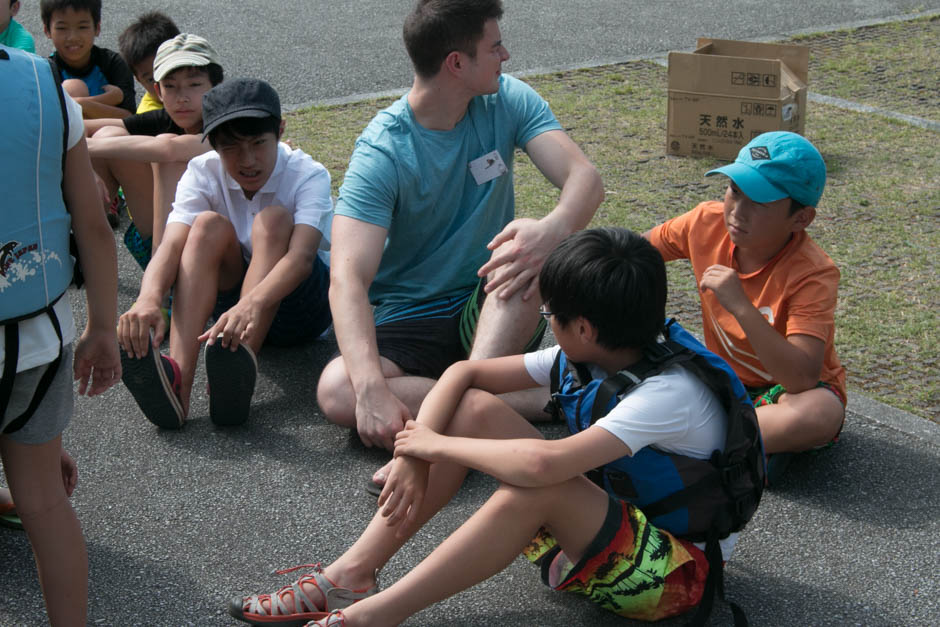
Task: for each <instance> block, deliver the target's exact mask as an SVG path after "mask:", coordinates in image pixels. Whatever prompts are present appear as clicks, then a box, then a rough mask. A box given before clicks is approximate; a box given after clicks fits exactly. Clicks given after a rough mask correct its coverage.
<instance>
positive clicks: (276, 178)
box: [167, 143, 333, 261]
mask: <svg viewBox="0 0 940 627" xmlns="http://www.w3.org/2000/svg"><path fill="white" fill-rule="evenodd" d="M272 205H278V206H281V207H284V208H285V209H287V210H288V211H291V212H293V214H294V224H306V225H308V226H312V227H313V228H315V229H317V230H318V231H320V233H321V235H322V236H323V237H322V239H321V241H320V250H321V251H326V250H329V246H330V243H329V237H330V225H331V223H332V220H333V200H332V198H331V197H330V174H329V172H327V170H326V168H324V167H323V165H321V164H320V163H318V162H316V161H314V160H313V159H312V158H311V157H310V155H308V154H307V153H305V152H303V151H302V150H292V149H291V148H290V147H289V146H288V145H287V144H285V143H280V144H278V152H277V163H276V164H275V165H274V171H272V172H271V176H270V177H269V178H268V180H267V182H266V183H265V184H264V186H263V187H262V188H261V189H260V190H258V192H257V193H255V195H254V197H253V198H251V200H249V199H248V198H246V197H245V192H244V191H243V190H242V188H241V186H240V185H239V184H238V182H236V181H235V179H233V178H232V177H231V176H229V174H228V172H226V171H225V166H224V165H223V164H222V159H221V158H220V157H219V153H217V152H215V151H214V150H213V151H210V152H207V153H205V154H202V155H199V156H198V157H195V158H193V159H192V160H190V162H189V165H188V166H187V168H186V171H185V172H184V173H183V176H182V177H181V178H180V182H179V184H178V185H177V187H176V199H175V200H174V201H173V210H172V211H171V212H170V215H169V217H168V218H167V224H170V223H173V222H181V223H183V224H187V225H189V226H192V224H193V222H194V221H195V220H196V216H197V215H199V214H200V213H202V212H203V211H214V212H216V213H219V214H221V215H223V216H225V217H226V218H227V219H228V220H229V222H231V223H232V226H233V227H234V228H235V234H236V235H237V237H238V241H239V242H240V243H241V246H242V255H243V256H244V257H245V260H246V261H247V260H250V259H251V225H252V222H253V221H254V219H255V216H256V215H258V213H260V212H261V210H262V209H264V208H265V207H270V206H272Z"/></svg>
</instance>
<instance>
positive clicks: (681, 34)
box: [17, 0, 940, 108]
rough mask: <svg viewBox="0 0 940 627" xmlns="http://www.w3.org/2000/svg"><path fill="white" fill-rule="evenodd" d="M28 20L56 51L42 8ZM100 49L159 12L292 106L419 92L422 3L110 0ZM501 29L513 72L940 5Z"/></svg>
mask: <svg viewBox="0 0 940 627" xmlns="http://www.w3.org/2000/svg"><path fill="white" fill-rule="evenodd" d="M21 4H22V8H21V9H20V14H19V16H18V17H17V19H18V20H19V21H20V23H22V24H23V25H24V26H25V27H26V28H27V29H28V30H29V31H30V32H31V33H32V34H33V35H34V37H36V44H37V51H38V52H40V53H42V54H48V53H50V52H52V45H51V43H50V42H49V40H48V39H46V37H45V36H44V35H43V33H42V21H41V20H40V18H39V2H38V0H23V2H22V3H21ZM103 4H104V9H103V16H102V20H101V36H100V37H99V39H98V44H99V45H102V46H105V47H108V48H112V49H115V50H117V38H118V35H119V34H120V33H121V31H122V30H123V29H124V28H125V27H126V26H127V25H128V24H130V23H131V21H133V20H134V18H135V17H136V16H137V15H140V14H141V13H143V12H145V11H151V10H160V11H164V12H165V13H166V14H167V15H169V16H170V17H172V18H173V19H174V21H175V22H176V23H177V25H178V26H179V27H180V29H181V30H183V31H184V32H192V33H196V34H198V35H202V36H204V37H206V38H207V39H208V40H209V41H210V42H211V43H212V44H213V46H215V48H216V50H218V52H219V55H220V56H221V59H222V65H223V67H224V68H225V70H226V75H227V76H230V77H237V76H247V77H251V78H263V79H265V80H267V81H269V82H270V83H271V84H272V85H274V87H275V88H276V89H277V90H278V92H279V93H280V95H281V101H282V102H283V103H284V104H285V106H287V107H289V108H296V107H298V106H300V105H303V104H309V103H312V102H321V101H332V100H336V99H342V98H348V97H350V96H356V95H359V94H371V93H376V92H385V91H389V90H398V89H401V88H404V87H407V86H408V85H410V84H411V77H412V72H411V67H410V64H409V63H408V59H407V56H406V55H405V51H404V46H403V45H402V42H401V27H402V22H403V20H404V16H405V15H406V14H407V12H408V10H409V9H410V7H411V5H412V0H359V1H357V2H324V1H317V2H311V1H309V0H269V1H267V2H264V1H257V0H255V1H251V2H249V1H246V0H202V1H200V2H192V1H191V0H159V1H158V2H153V1H152V0H104V3H103ZM504 6H505V15H504V17H503V20H502V22H501V24H500V27H501V29H502V32H503V40H504V41H505V43H506V45H507V47H508V49H509V52H510V54H511V55H512V58H511V59H510V60H509V62H508V63H507V64H506V66H505V70H506V71H507V72H509V73H513V74H516V73H527V72H531V71H541V70H548V69H557V68H572V67H583V66H590V65H599V64H603V63H610V62H614V61H623V60H627V59H631V58H635V57H637V56H642V55H651V54H657V53H664V52H665V51H668V50H687V49H691V48H693V47H694V46H695V40H696V38H697V37H702V36H707V37H715V38H724V39H754V38H764V37H773V36H782V35H784V34H792V33H794V32H797V31H801V30H807V29H809V30H831V29H832V27H833V26H836V25H846V24H854V23H858V22H866V21H873V20H874V21H878V20H884V19H886V18H889V17H892V16H897V15H906V14H909V13H915V12H918V11H930V10H932V9H938V8H940V2H938V1H937V0H926V1H924V0H842V1H833V2H816V1H814V0H789V1H787V2H751V1H749V0H724V1H722V2H689V1H688V0H662V1H659V2H647V1H645V0H504Z"/></svg>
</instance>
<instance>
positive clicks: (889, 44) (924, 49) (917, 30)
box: [794, 16, 940, 120]
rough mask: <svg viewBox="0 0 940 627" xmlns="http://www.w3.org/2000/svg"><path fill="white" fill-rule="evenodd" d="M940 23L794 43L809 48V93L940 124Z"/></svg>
mask: <svg viewBox="0 0 940 627" xmlns="http://www.w3.org/2000/svg"><path fill="white" fill-rule="evenodd" d="M938 41H940V17H937V16H934V17H929V18H922V19H918V20H912V21H909V22H893V23H891V24H883V25H878V26H870V27H866V28H858V29H855V30H842V31H835V32H831V33H819V34H813V35H805V36H801V37H795V38H794V43H799V44H802V45H806V46H809V47H810V67H809V88H810V90H811V91H815V92H818V93H821V94H826V95H827V96H836V97H838V98H845V99H846V100H852V101H854V102H860V103H863V104H867V105H871V106H875V107H882V108H885V109H890V110H893V111H900V112H901V113H907V114H908V115H914V116H918V117H923V118H928V119H931V120H940V118H938V117H937V115H936V114H937V111H938V109H940V53H938V51H937V42H938Z"/></svg>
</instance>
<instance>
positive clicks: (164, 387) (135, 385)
mask: <svg viewBox="0 0 940 627" xmlns="http://www.w3.org/2000/svg"><path fill="white" fill-rule="evenodd" d="M150 338H151V345H150V350H148V351H147V355H146V356H145V357H143V358H141V359H134V358H132V357H130V356H129V355H128V354H127V353H125V352H124V349H123V348H121V349H120V352H121V371H122V374H121V380H122V381H124V386H125V387H126V388H127V389H128V391H130V393H131V396H133V397H134V400H135V401H137V405H138V406H139V407H140V411H142V412H143V414H144V416H146V418H147V420H149V421H150V422H152V423H153V424H155V425H157V426H158V427H160V428H161V429H179V428H181V427H182V426H183V422H184V421H185V416H184V415H183V404H182V402H181V401H180V398H179V393H178V392H177V388H178V386H179V378H180V373H179V366H177V365H176V362H174V361H173V360H172V359H170V358H168V357H164V356H163V355H161V354H160V352H159V351H158V350H156V349H154V348H153V343H152V342H153V332H152V331H151V333H150Z"/></svg>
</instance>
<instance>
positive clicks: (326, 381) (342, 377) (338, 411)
mask: <svg viewBox="0 0 940 627" xmlns="http://www.w3.org/2000/svg"><path fill="white" fill-rule="evenodd" d="M317 404H318V405H319V406H320V411H322V412H323V415H324V416H325V417H326V419H327V420H329V421H330V422H332V423H334V424H337V425H340V426H343V427H355V426H356V396H355V394H353V390H352V383H351V382H350V381H349V375H348V374H347V372H346V366H345V364H344V363H343V358H342V357H337V358H336V359H334V360H333V361H331V362H330V363H328V364H327V365H326V368H324V369H323V372H322V373H320V381H319V382H318V383H317Z"/></svg>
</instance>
